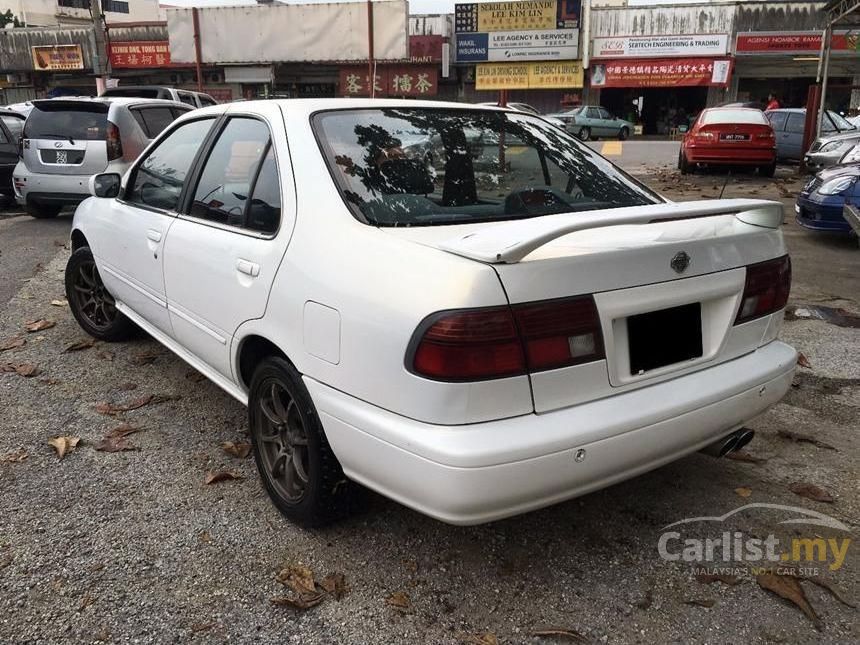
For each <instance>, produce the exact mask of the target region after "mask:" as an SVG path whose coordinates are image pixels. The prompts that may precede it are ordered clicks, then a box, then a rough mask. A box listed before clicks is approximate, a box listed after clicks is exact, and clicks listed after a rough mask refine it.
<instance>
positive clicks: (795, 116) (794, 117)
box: [785, 112, 806, 134]
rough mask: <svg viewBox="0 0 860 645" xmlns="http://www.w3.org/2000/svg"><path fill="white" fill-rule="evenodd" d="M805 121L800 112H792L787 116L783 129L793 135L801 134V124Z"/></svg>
mask: <svg viewBox="0 0 860 645" xmlns="http://www.w3.org/2000/svg"><path fill="white" fill-rule="evenodd" d="M805 121H806V115H805V114H802V113H801V112H792V113H790V114H789V115H788V120H787V121H786V126H785V129H786V130H787V131H788V132H792V133H794V134H798V133H800V134H803V124H804V122H805Z"/></svg>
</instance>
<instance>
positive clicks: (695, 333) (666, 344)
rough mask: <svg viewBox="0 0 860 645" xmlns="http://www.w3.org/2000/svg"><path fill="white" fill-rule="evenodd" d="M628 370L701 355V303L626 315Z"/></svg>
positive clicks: (638, 372) (641, 371)
mask: <svg viewBox="0 0 860 645" xmlns="http://www.w3.org/2000/svg"><path fill="white" fill-rule="evenodd" d="M627 340H628V344H629V347H630V373H631V374H632V375H636V374H642V373H644V372H647V371H649V370H653V369H657V368H658V367H664V366H666V365H672V364H674V363H681V362H683V361H688V360H690V359H693V358H699V357H700V356H701V355H702V305H701V304H700V303H698V302H694V303H692V304H689V305H682V306H680V307H672V308H671V309H661V310H659V311H649V312H648V313H645V314H638V315H636V316H630V317H629V318H628V319H627Z"/></svg>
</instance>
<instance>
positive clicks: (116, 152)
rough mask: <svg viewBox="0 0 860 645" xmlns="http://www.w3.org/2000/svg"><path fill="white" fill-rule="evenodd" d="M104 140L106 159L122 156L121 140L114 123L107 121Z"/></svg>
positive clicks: (111, 159)
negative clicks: (105, 143)
mask: <svg viewBox="0 0 860 645" xmlns="http://www.w3.org/2000/svg"><path fill="white" fill-rule="evenodd" d="M105 141H106V142H107V158H108V161H113V160H114V159H120V158H121V157H122V141H120V138H119V128H118V127H116V123H111V122H110V121H108V124H107V137H106V138H105Z"/></svg>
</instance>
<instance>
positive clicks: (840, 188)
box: [794, 163, 860, 233]
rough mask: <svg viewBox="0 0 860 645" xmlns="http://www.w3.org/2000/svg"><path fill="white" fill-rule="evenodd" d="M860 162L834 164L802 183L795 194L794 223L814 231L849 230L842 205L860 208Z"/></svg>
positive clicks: (844, 231) (842, 231) (850, 229)
mask: <svg viewBox="0 0 860 645" xmlns="http://www.w3.org/2000/svg"><path fill="white" fill-rule="evenodd" d="M858 177H860V163H851V164H846V165H839V166H834V167H832V168H827V169H825V170H822V171H821V172H819V173H818V174H817V175H815V177H813V178H812V179H810V180H809V181H808V182H806V185H805V186H804V187H803V189H802V190H801V191H800V194H799V195H798V196H797V202H796V203H795V205H794V212H795V214H796V216H797V223H798V224H800V225H801V226H803V227H804V228H808V229H811V230H814V231H833V232H839V233H849V232H851V231H852V228H851V226H850V225H849V223H848V221H847V220H846V219H845V218H844V217H843V209H844V207H845V206H846V205H848V206H853V207H855V208H860V181H858Z"/></svg>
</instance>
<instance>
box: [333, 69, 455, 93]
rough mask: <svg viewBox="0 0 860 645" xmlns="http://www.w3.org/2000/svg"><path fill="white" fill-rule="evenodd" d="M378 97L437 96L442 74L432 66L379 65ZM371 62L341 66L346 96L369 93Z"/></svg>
mask: <svg viewBox="0 0 860 645" xmlns="http://www.w3.org/2000/svg"><path fill="white" fill-rule="evenodd" d="M374 81H375V88H374V89H375V91H374V96H378V97H381V96H418V97H420V96H436V93H437V91H438V89H439V88H438V84H439V73H438V71H437V69H436V67H434V66H432V65H379V66H377V68H376V76H375V79H374ZM369 88H370V83H369V76H368V73H367V65H350V66H348V67H341V68H340V93H341V95H342V96H369V95H370V93H369V91H368V90H369Z"/></svg>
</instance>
